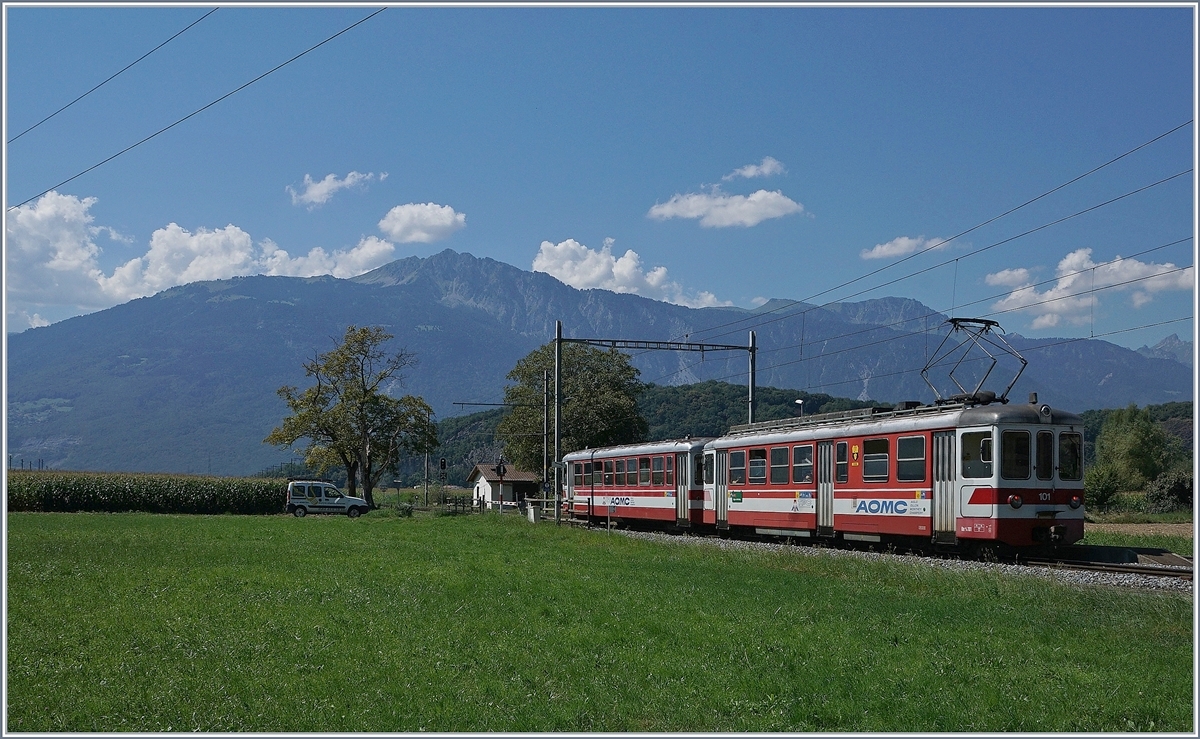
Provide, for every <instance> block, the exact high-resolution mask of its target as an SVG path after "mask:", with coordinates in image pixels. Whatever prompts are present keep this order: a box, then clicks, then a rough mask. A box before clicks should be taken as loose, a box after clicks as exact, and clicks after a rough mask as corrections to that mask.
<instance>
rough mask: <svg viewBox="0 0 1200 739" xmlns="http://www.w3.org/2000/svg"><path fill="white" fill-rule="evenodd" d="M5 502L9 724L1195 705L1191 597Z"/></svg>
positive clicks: (463, 520) (813, 718) (1007, 724)
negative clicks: (12, 507)
mask: <svg viewBox="0 0 1200 739" xmlns="http://www.w3.org/2000/svg"><path fill="white" fill-rule="evenodd" d="M7 524H8V624H7V627H8V635H7V636H8V644H7V646H8V664H7V670H8V725H7V727H6V729H7V730H8V731H10V732H26V731H29V732H34V731H36V732H63V731H159V732H165V731H192V730H203V731H269V732H285V731H287V732H298V731H303V732H310V731H330V732H350V731H372V732H384V731H419V730H429V731H470V732H483V731H642V732H645V731H729V732H732V731H803V732H808V731H885V732H967V731H977V732H978V731H983V732H998V731H1019V732H1051V731H1079V732H1097V731H1147V730H1152V731H1176V732H1190V731H1193V730H1194V727H1193V724H1192V715H1193V704H1192V666H1193V654H1192V643H1193V632H1192V614H1193V605H1192V598H1191V597H1190V596H1182V595H1167V594H1156V593H1147V592H1138V591H1131V590H1124V589H1102V588H1085V587H1068V586H1064V585H1058V584H1055V583H1053V582H1050V581H1045V580H1041V579H1038V578H1032V577H1013V576H1003V575H999V574H996V573H993V572H959V571H943V570H940V569H932V568H927V567H923V566H921V565H920V564H918V563H911V562H904V561H895V562H868V561H860V560H858V559H854V558H843V557H839V558H833V557H824V556H807V555H805V554H802V553H799V552H796V551H790V550H785V551H782V552H778V553H771V552H738V551H723V550H718V549H716V548H712V547H701V546H681V545H679V544H674V543H672V544H661V543H651V542H646V541H640V540H634V539H629V538H626V537H623V536H620V535H615V534H609V533H605V532H600V531H585V530H576V529H571V528H568V527H565V526H564V527H555V526H554V525H553V524H545V523H543V524H539V525H536V526H535V525H532V524H529V523H527V522H526V521H524V520H523V519H520V518H518V517H516V516H506V517H498V516H494V515H488V516H478V515H474V516H457V517H435V516H432V515H418V516H417V517H414V518H400V517H395V516H381V515H378V514H377V513H372V514H370V515H368V516H365V517H363V518H361V519H358V520H349V519H347V518H345V517H314V516H310V517H307V518H304V519H295V518H292V517H290V516H259V517H251V516H167V515H151V514H35V513H29V514H9V515H8V518H7Z"/></svg>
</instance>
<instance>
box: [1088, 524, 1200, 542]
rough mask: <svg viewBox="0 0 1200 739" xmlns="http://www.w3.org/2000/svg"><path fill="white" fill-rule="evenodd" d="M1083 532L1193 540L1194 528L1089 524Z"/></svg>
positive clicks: (1169, 525)
mask: <svg viewBox="0 0 1200 739" xmlns="http://www.w3.org/2000/svg"><path fill="white" fill-rule="evenodd" d="M1084 531H1085V532H1087V531H1111V532H1113V533H1117V534H1140V535H1142V536H1183V537H1186V538H1188V539H1192V538H1195V526H1194V525H1193V524H1190V523H1089V524H1084Z"/></svg>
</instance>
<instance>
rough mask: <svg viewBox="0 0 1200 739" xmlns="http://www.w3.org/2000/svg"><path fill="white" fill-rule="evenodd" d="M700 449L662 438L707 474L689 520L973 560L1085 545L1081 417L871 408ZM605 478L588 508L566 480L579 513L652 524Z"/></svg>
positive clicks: (741, 432)
mask: <svg viewBox="0 0 1200 739" xmlns="http://www.w3.org/2000/svg"><path fill="white" fill-rule="evenodd" d="M696 443H698V442H695V441H688V442H663V446H664V449H665V447H670V448H671V451H672V452H673V453H675V454H682V455H684V456H686V457H687V458H688V459H689V460H690V464H689V470H690V471H691V473H692V474H691V477H692V478H699V477H700V476H701V475H702V476H703V485H702V486H701V489H702V492H701V493H699V497H700V500H699V501H697V502H698V503H699V505H697V504H696V503H691V504H689V508H688V515H687V516H686V517H684V516H679V517H678V520H677V523H681V524H688V525H692V524H697V525H708V526H712V527H715V528H717V529H734V530H742V531H753V532H756V533H759V534H771V535H778V536H795V537H802V538H803V537H811V538H838V537H840V538H842V539H846V540H850V541H866V542H883V541H897V540H899V541H904V540H907V541H910V542H912V543H914V544H916V543H922V544H932V545H934V546H935V547H938V546H948V547H957V548H959V549H965V550H968V551H974V552H980V551H985V550H988V549H991V550H993V551H995V550H998V549H1002V548H1004V549H1008V548H1014V549H1028V548H1031V547H1041V546H1048V545H1063V544H1071V543H1073V542H1076V541H1078V540H1080V539H1082V538H1083V513H1084V511H1083V419H1082V418H1080V417H1079V416H1078V415H1075V414H1073V413H1067V412H1064V411H1059V410H1056V409H1053V408H1051V407H1050V406H1048V405H1040V406H1039V405H1037V404H1036V403H1030V404H1025V405H1016V404H1014V405H999V404H992V405H966V404H952V405H939V406H919V407H916V408H905V409H902V410H890V409H888V410H882V411H881V410H880V409H869V408H868V409H862V410H859V411H847V412H841V413H830V414H821V415H816V416H810V417H808V418H804V419H788V420H785V421H774V422H765V423H759V424H748V425H745V426H739V427H734V428H733V429H732V430H731V431H730V433H729V434H727V435H725V436H722V437H720V438H717V439H713V440H711V441H709V442H708V443H707V444H705V445H704V450H703V455H704V459H703V461H702V462H697V461H696V459H695V457H696V456H697V455H696V451H695V448H694V445H695V444H696ZM671 445H676V446H680V445H692V446H689V447H688V448H687V449H678V450H676V449H675V446H671ZM656 446H658V445H643V446H641V447H631V449H632V448H637V449H645V450H646V453H647V454H652V451H651V450H652V449H654V448H655V447H656ZM610 452H611V454H610ZM581 455H583V456H581ZM619 456H620V454H619V453H617V450H616V449H612V450H608V449H605V450H588V451H585V452H576V453H575V454H573V455H569V456H568V457H567V458H565V459H566V460H568V461H574V463H575V464H579V463H580V462H581V461H583V460H584V459H590V458H593V457H594V458H595V459H601V460H608V459H610V458H612V459H614V460H615V459H616V458H618V457H619ZM585 464H586V462H585ZM627 464H628V463H627ZM577 469H580V471H582V468H577ZM598 471H599V472H600V475H601V477H600V479H599V480H598V481H589V484H590V485H591V487H589V491H596V492H599V495H595V492H592V494H593V496H594V497H593V498H591V499H590V500H584V501H583V502H582V503H583V504H582V505H581V501H580V488H579V484H578V483H579V481H580V480H581V478H580V477H578V476H573V477H572V478H569V480H568V484H569V485H574V488H573V490H571V491H568V495H569V496H571V495H572V494H573V497H572V498H571V500H572V501H573V511H574V512H575V513H576V515H580V516H587V515H589V513H590V514H591V515H593V516H599V517H603V516H605V515H608V509H607V508H605V509H603V510H601V509H598V508H596V505H603V506H608V505H610V504H611V505H612V506H613V507H612V511H613V512H612V517H613V518H615V519H618V520H621V519H630V520H631V522H632V519H644V518H647V516H646V515H645V514H644V513H643V512H642V511H641V510H639V508H640V506H639V505H636V504H633V503H634V502H635V501H637V502H640V499H637V498H634V497H633V496H631V495H628V494H627V491H628V489H629V488H628V487H626V488H625V489H624V490H621V489H617V488H616V486H613V488H609V487H608V486H607V485H605V484H604V483H605V478H604V475H606V474H607V473H606V472H605V471H604V470H603V469H602V468H600V469H599V470H598ZM593 477H594V475H593ZM651 479H652V481H653V479H655V478H653V477H652V478H651ZM626 482H628V480H626ZM688 485H689V489H692V488H691V486H692V485H694V481H693V480H689V481H688ZM651 487H653V486H651ZM638 489H639V490H640V486H639V487H638ZM660 494H661V493H660ZM696 495H697V494H696V493H695V492H692V493H690V494H689V499H691V500H694V497H693V496H696ZM693 506H694V507H693ZM697 509H698V510H697ZM680 510H683V508H682V507H680ZM654 518H657V519H658V520H667V519H666V518H665V517H662V516H655V517H654Z"/></svg>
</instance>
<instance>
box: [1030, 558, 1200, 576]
mask: <svg viewBox="0 0 1200 739" xmlns="http://www.w3.org/2000/svg"><path fill="white" fill-rule="evenodd" d="M1024 564H1026V565H1028V566H1030V567H1049V568H1051V569H1063V570H1084V571H1088V572H1105V573H1113V574H1128V575H1145V576H1150V577H1174V578H1178V579H1180V580H1191V579H1192V568H1191V567H1190V566H1189V567H1173V566H1166V565H1157V564H1134V563H1129V562H1125V563H1112V562H1084V561H1079V560H1070V559H1027V560H1025V561H1024Z"/></svg>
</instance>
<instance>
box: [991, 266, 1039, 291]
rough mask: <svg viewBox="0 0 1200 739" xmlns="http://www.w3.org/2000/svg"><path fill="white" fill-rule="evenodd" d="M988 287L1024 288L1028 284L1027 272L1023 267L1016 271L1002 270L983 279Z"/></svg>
mask: <svg viewBox="0 0 1200 739" xmlns="http://www.w3.org/2000/svg"><path fill="white" fill-rule="evenodd" d="M983 281H984V282H986V283H987V284H989V285H1004V286H1006V287H1024V286H1025V285H1028V284H1029V282H1030V273H1029V270H1027V269H1025V268H1024V267H1019V268H1017V269H1002V270H1000V271H999V272H993V273H992V274H990V275H987V276H986V277H984V278H983Z"/></svg>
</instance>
